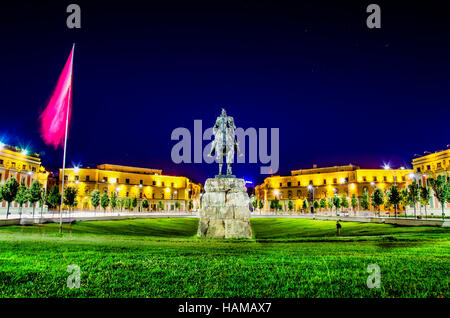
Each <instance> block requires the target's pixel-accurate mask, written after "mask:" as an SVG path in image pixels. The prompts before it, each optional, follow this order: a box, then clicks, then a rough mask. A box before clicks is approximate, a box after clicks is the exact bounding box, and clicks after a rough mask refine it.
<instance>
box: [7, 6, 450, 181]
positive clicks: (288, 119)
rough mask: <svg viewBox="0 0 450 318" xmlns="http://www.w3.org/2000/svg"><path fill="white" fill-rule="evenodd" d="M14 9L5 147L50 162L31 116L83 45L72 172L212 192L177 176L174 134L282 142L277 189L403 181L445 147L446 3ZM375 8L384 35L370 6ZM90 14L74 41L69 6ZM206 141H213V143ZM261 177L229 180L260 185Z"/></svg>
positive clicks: (191, 169) (189, 167)
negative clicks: (359, 175) (114, 170)
mask: <svg viewBox="0 0 450 318" xmlns="http://www.w3.org/2000/svg"><path fill="white" fill-rule="evenodd" d="M149 2H150V3H144V2H143V1H142V2H135V1H130V0H129V1H121V2H119V3H115V2H114V1H75V0H74V1H58V2H56V1H55V2H54V3H53V2H50V1H45V2H43V1H42V2H41V1H20V3H18V4H3V3H2V5H1V7H0V35H1V50H0V98H1V99H0V109H1V112H0V139H1V141H3V142H4V143H8V144H12V145H18V146H23V147H29V148H30V150H32V151H36V152H39V153H41V155H42V159H43V163H44V165H45V166H46V167H47V168H48V169H50V170H52V169H53V170H56V169H57V168H58V167H61V166H62V150H61V149H59V150H56V151H55V150H54V149H53V148H51V147H49V146H46V145H45V144H44V143H43V141H42V140H41V138H40V135H39V122H38V116H39V114H40V112H41V111H42V110H43V108H44V107H45V105H46V102H47V101H48V98H49V96H50V94H51V93H52V90H53V88H54V85H55V84H56V81H57V79H58V76H59V74H60V72H61V70H62V68H63V66H64V63H65V61H66V59H67V57H68V55H69V53H70V49H71V46H72V43H74V42H75V43H76V48H75V55H74V75H73V76H74V84H73V111H72V115H73V116H72V120H71V123H70V132H69V141H68V157H67V158H68V159H67V160H68V166H71V165H73V164H76V165H82V166H83V167H87V166H91V167H92V166H95V165H97V164H102V163H112V164H124V165H136V166H142V167H150V168H161V169H163V172H164V173H167V174H174V175H186V176H188V177H191V178H194V179H195V180H196V181H199V182H203V181H204V180H205V179H206V178H207V177H210V176H213V175H214V174H216V170H217V166H216V165H215V164H214V165H208V164H206V163H203V164H181V165H176V164H174V163H173V162H172V161H171V157H170V153H171V148H172V146H173V145H174V144H175V141H171V140H170V135H171V132H172V130H173V129H175V128H177V127H186V128H188V129H189V130H191V132H193V124H194V120H195V119H202V120H203V125H204V128H207V127H206V126H212V125H213V124H214V121H215V119H216V117H217V116H218V115H219V113H220V109H221V107H224V108H226V110H227V112H228V114H229V115H231V116H233V117H234V119H235V122H236V125H237V126H239V127H243V128H248V127H255V128H261V127H262V128H279V129H280V171H279V173H280V174H289V173H290V171H291V170H293V169H301V168H309V167H312V165H313V164H314V163H316V164H317V165H318V166H326V165H339V164H349V163H353V164H357V165H360V166H361V167H368V168H378V167H380V166H381V165H382V164H383V162H390V163H391V165H392V166H393V167H398V166H401V165H405V166H410V163H411V160H412V158H413V156H414V154H423V153H424V151H436V150H441V149H444V148H445V147H446V145H447V144H449V143H450V138H449V137H450V134H449V133H450V131H449V118H450V110H449V104H450V93H449V88H450V79H449V76H450V58H449V57H450V19H449V13H448V11H446V10H444V8H442V7H441V5H440V4H439V3H438V2H433V1H427V2H421V4H420V5H419V4H417V5H414V4H412V3H411V2H410V1H395V2H396V3H395V4H393V3H392V2H393V1H389V2H390V3H389V2H387V1H386V2H385V1H345V3H344V1H339V2H338V1H333V2H331V1H330V2H326V1H244V0H240V1H230V0H228V1H223V2H222V1H215V0H214V1H211V0H210V1H204V2H200V1H188V0H185V1H179V2H175V1H149ZM372 2H375V3H377V4H379V5H380V6H381V23H382V28H381V29H377V30H376V29H368V28H367V26H366V18H367V16H368V13H366V7H367V5H368V4H370V3H372ZM70 3H77V4H79V5H80V6H81V26H82V27H81V29H79V30H76V29H68V28H67V26H66V18H67V16H68V13H66V7H67V5H68V4H70ZM206 143H207V142H205V144H206ZM259 168H260V164H238V165H235V166H234V173H235V174H236V175H237V176H238V177H245V178H246V179H249V180H253V181H255V182H259V181H261V180H262V179H263V178H264V177H266V176H264V175H260V174H259Z"/></svg>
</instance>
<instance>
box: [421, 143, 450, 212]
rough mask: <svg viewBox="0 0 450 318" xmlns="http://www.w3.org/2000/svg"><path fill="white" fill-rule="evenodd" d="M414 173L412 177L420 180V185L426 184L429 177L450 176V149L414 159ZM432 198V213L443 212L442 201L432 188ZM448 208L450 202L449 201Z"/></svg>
mask: <svg viewBox="0 0 450 318" xmlns="http://www.w3.org/2000/svg"><path fill="white" fill-rule="evenodd" d="M412 166H413V170H414V173H413V174H412V177H413V178H414V179H416V180H417V181H418V183H419V184H420V185H426V184H427V181H426V180H427V179H428V178H436V177H437V176H439V175H444V176H446V177H447V178H448V177H450V149H446V150H441V151H437V152H434V153H430V154H427V155H425V156H422V157H418V158H414V159H413V160H412ZM431 194H432V198H431V200H430V201H431V202H430V207H429V208H431V209H430V214H438V215H440V214H441V213H442V210H441V207H440V203H439V202H438V200H437V199H436V197H435V196H434V192H433V191H432V190H431ZM446 207H447V208H450V204H449V203H447V205H446Z"/></svg>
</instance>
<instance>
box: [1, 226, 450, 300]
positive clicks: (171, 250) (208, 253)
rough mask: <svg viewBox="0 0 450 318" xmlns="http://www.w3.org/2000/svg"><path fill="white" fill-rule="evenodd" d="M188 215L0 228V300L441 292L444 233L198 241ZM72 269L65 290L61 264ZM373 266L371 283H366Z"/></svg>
mask: <svg viewBox="0 0 450 318" xmlns="http://www.w3.org/2000/svg"><path fill="white" fill-rule="evenodd" d="M197 222H198V220H197V219H181V218H172V219H139V220H124V221H96V222H80V223H77V224H72V225H70V227H69V225H66V226H65V228H64V234H63V235H62V236H61V235H59V234H58V227H57V225H56V224H47V225H43V226H28V227H20V226H10V227H0V297H449V296H450V292H449V273H450V257H449V252H450V231H449V230H448V229H443V228H432V227H395V226H392V225H385V224H364V223H346V222H345V223H342V225H343V228H342V237H335V222H333V221H316V220H305V219H281V218H280V219H255V220H252V226H253V231H254V236H255V238H254V239H252V240H232V241H224V240H202V239H197V238H196V237H195V233H196V228H197ZM69 264H76V265H78V266H79V267H80V269H81V288H79V289H76V288H75V289H69V288H68V287H67V286H66V280H67V277H68V275H69V273H67V266H68V265H69ZM369 264H378V265H379V266H380V269H381V288H380V289H376V288H374V289H369V288H368V287H367V284H366V280H367V277H368V276H369V273H367V266H368V265H369Z"/></svg>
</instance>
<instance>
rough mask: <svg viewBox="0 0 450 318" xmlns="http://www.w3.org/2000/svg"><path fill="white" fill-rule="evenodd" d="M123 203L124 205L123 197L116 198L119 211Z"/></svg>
mask: <svg viewBox="0 0 450 318" xmlns="http://www.w3.org/2000/svg"><path fill="white" fill-rule="evenodd" d="M124 205H125V202H124V200H123V198H118V199H117V207H118V208H119V211H122V208H123V206H124Z"/></svg>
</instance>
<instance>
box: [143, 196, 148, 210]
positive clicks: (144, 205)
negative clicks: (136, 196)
mask: <svg viewBox="0 0 450 318" xmlns="http://www.w3.org/2000/svg"><path fill="white" fill-rule="evenodd" d="M148 207H149V204H148V200H147V199H144V200H142V208H143V209H144V210H147V211H148Z"/></svg>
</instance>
